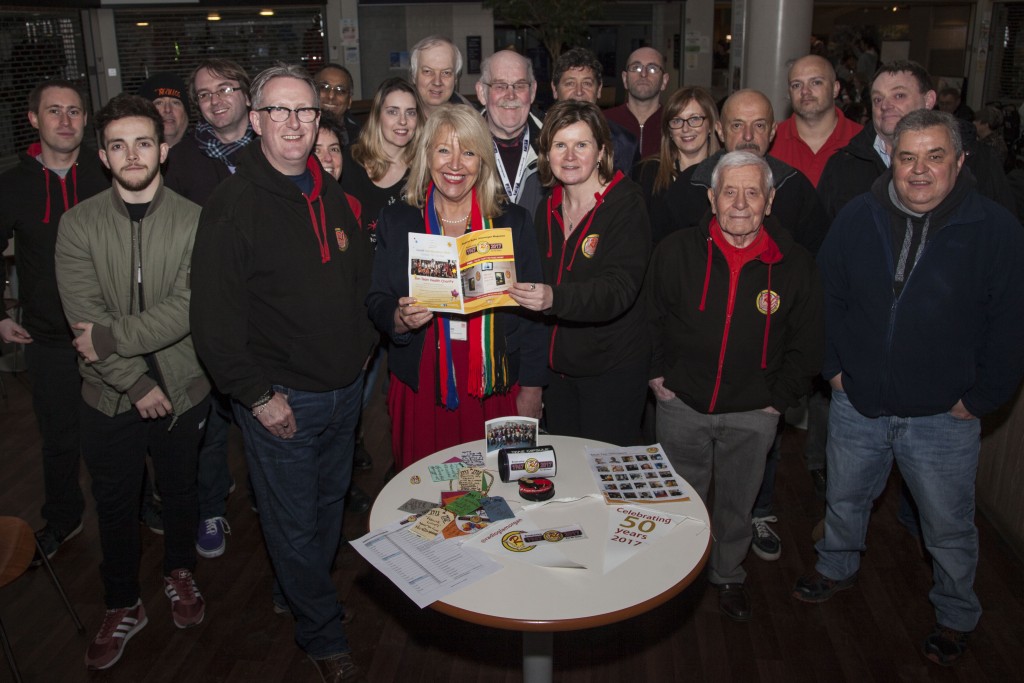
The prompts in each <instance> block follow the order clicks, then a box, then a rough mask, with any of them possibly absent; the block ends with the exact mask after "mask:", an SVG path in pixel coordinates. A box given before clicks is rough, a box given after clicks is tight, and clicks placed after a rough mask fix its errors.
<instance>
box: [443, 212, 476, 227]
mask: <svg viewBox="0 0 1024 683" xmlns="http://www.w3.org/2000/svg"><path fill="white" fill-rule="evenodd" d="M437 217H438V218H441V215H440V214H438V216H437ZM468 220H469V214H468V213H467V214H466V215H465V216H463V217H462V218H455V219H452V220H448V219H447V218H441V222H442V223H447V224H448V225H458V224H459V223H465V222H466V221H468Z"/></svg>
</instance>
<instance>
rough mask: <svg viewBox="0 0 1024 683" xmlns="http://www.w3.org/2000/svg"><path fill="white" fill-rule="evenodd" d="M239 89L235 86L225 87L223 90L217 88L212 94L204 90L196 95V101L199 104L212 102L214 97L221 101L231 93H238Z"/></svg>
mask: <svg viewBox="0 0 1024 683" xmlns="http://www.w3.org/2000/svg"><path fill="white" fill-rule="evenodd" d="M240 90H241V88H240V87H238V86H237V85H225V86H224V87H223V88H217V89H216V90H214V91H213V92H207V91H206V90H204V91H202V92H201V93H197V94H196V99H198V100H199V102H200V104H202V103H203V102H208V101H212V99H211V98H213V96H214V95H216V96H217V97H219V98H221V99H223V98H225V97H227V96H228V95H230V94H231V93H233V92H236V91H240Z"/></svg>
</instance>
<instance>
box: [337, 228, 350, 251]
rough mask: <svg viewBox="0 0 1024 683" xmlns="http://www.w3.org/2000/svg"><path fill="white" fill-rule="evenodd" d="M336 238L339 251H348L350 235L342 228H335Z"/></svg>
mask: <svg viewBox="0 0 1024 683" xmlns="http://www.w3.org/2000/svg"><path fill="white" fill-rule="evenodd" d="M334 239H336V240H338V251H346V250H347V249H348V235H346V234H345V231H344V230H342V229H341V228H335V229H334Z"/></svg>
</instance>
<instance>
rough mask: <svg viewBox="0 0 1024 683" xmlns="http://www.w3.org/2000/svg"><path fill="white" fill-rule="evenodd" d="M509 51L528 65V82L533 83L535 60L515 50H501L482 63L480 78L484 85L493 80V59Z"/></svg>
mask: <svg viewBox="0 0 1024 683" xmlns="http://www.w3.org/2000/svg"><path fill="white" fill-rule="evenodd" d="M506 52H507V53H509V54H512V55H515V56H516V57H518V58H519V59H521V60H523V64H524V65H526V80H527V82H528V83H533V61H532V60H530V59H528V58H526V57H524V56H523V55H521V54H519V53H518V52H516V51H515V50H499V51H497V52H495V53H494V54H493V55H491V56H490V57H488V58H487V59H485V60H484V61H483V62H482V63H481V64H480V80H481V81H483V84H484V85H487V84H488V83H490V82H491V60H492V59H494V58H495V57H497V56H498V55H500V54H504V53H506Z"/></svg>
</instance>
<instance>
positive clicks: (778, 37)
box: [734, 0, 814, 121]
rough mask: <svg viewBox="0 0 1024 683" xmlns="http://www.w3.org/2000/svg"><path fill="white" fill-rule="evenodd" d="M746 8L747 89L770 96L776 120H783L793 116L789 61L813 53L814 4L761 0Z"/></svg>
mask: <svg viewBox="0 0 1024 683" xmlns="http://www.w3.org/2000/svg"><path fill="white" fill-rule="evenodd" d="M746 7H747V12H748V15H749V16H748V21H747V24H746V34H745V36H744V43H743V56H744V59H743V64H744V74H743V78H742V82H743V87H745V88H754V89H755V90H760V91H761V92H763V93H764V94H765V95H767V96H768V99H770V100H771V101H772V106H773V107H774V108H775V120H776V121H781V120H782V119H784V118H786V117H787V116H788V115H789V96H788V94H787V78H786V77H787V72H788V71H789V68H788V66H787V62H789V61H791V60H793V59H796V58H797V57H802V56H804V55H806V54H808V52H810V46H811V20H812V17H813V15H814V2H813V0H757V2H748V3H746ZM734 42H735V39H734Z"/></svg>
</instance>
